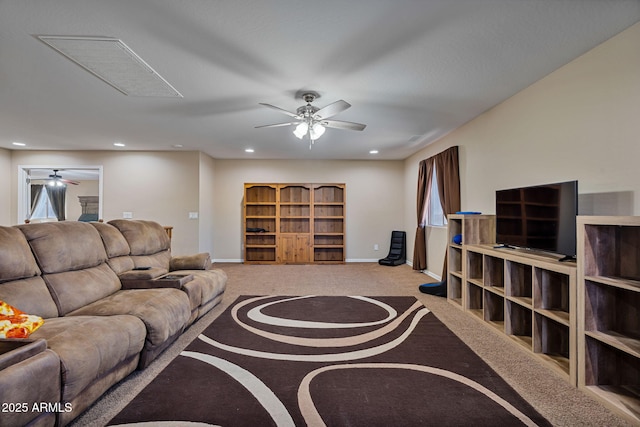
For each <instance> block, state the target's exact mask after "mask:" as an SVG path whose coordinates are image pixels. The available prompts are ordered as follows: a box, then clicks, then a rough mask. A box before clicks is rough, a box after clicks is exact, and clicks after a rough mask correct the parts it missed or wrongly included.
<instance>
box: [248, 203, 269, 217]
mask: <svg viewBox="0 0 640 427" xmlns="http://www.w3.org/2000/svg"><path fill="white" fill-rule="evenodd" d="M245 212H246V213H245V214H246V216H247V217H251V216H261V217H265V216H270V217H274V218H275V216H276V205H263V204H260V205H251V204H247V207H246V211H245Z"/></svg>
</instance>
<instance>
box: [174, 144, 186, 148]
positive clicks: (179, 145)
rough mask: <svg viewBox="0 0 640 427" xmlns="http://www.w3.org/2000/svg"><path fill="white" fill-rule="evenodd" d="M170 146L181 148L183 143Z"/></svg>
mask: <svg viewBox="0 0 640 427" xmlns="http://www.w3.org/2000/svg"><path fill="white" fill-rule="evenodd" d="M172 147H173V148H182V147H184V145H182V144H173V145H172Z"/></svg>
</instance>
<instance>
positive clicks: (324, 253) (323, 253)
mask: <svg viewBox="0 0 640 427" xmlns="http://www.w3.org/2000/svg"><path fill="white" fill-rule="evenodd" d="M313 260H314V261H315V262H332V263H333V262H342V261H344V251H343V250H342V248H315V250H314V251H313Z"/></svg>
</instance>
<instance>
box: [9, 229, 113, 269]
mask: <svg viewBox="0 0 640 427" xmlns="http://www.w3.org/2000/svg"><path fill="white" fill-rule="evenodd" d="M17 227H18V228H20V230H21V231H22V233H23V234H24V235H25V237H26V238H27V241H28V242H29V245H30V246H31V250H32V251H33V254H34V256H35V258H36V260H37V261H38V266H39V267H40V269H41V270H42V273H43V274H48V273H59V272H61V271H69V270H80V269H83V268H89V267H95V266H97V265H100V264H102V263H103V262H105V261H106V260H107V254H106V252H105V250H104V245H103V244H102V239H101V238H100V235H99V234H98V231H97V230H96V229H95V228H94V227H93V226H91V224H87V223H85V222H77V221H63V222H44V223H38V224H24V225H19V226H17Z"/></svg>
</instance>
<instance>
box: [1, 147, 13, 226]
mask: <svg viewBox="0 0 640 427" xmlns="http://www.w3.org/2000/svg"><path fill="white" fill-rule="evenodd" d="M14 175H15V171H14V170H13V169H12V168H11V151H10V150H5V149H4V148H0V182H2V183H4V184H1V185H0V225H10V224H11V213H12V206H13V203H11V187H12V186H11V185H9V183H11V182H12V180H15V177H14Z"/></svg>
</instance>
